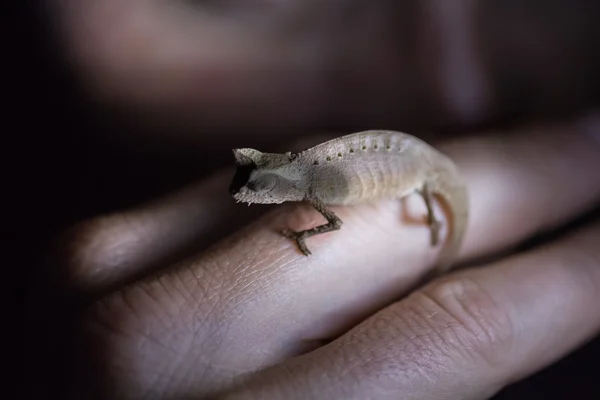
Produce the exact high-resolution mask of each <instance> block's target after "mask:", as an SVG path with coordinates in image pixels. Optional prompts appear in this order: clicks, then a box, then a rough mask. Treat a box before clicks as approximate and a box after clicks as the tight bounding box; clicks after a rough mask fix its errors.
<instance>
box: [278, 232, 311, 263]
mask: <svg viewBox="0 0 600 400" xmlns="http://www.w3.org/2000/svg"><path fill="white" fill-rule="evenodd" d="M281 233H283V235H284V236H285V237H287V238H288V239H291V240H295V241H296V244H297V245H298V248H299V249H300V251H301V252H302V254H304V255H305V256H307V257H308V256H309V255H311V254H312V253H311V252H310V250H309V249H308V247H307V246H306V243H305V239H306V238H305V235H304V232H294V231H292V230H289V229H284V230H283V231H281Z"/></svg>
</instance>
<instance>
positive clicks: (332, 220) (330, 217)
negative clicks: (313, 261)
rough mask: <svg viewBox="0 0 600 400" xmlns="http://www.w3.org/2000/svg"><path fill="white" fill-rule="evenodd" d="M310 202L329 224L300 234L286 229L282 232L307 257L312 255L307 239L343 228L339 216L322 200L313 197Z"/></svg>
mask: <svg viewBox="0 0 600 400" xmlns="http://www.w3.org/2000/svg"><path fill="white" fill-rule="evenodd" d="M308 202H309V203H310V204H311V205H312V206H313V207H314V208H315V209H316V210H317V211H319V212H320V213H321V214H322V215H323V216H324V217H325V218H326V219H327V223H326V224H323V225H319V226H315V227H314V228H311V229H307V230H304V231H300V232H295V231H292V230H289V229H285V230H283V232H282V233H283V234H284V235H285V236H286V237H287V238H289V239H292V240H295V241H296V243H297V244H298V247H299V248H300V251H301V252H302V253H303V254H304V255H305V256H308V255H310V254H311V252H310V250H309V249H308V246H306V239H308V238H309V237H311V236H314V235H319V234H321V233H326V232H331V231H336V230H338V229H340V227H341V226H342V220H341V219H340V218H339V217H338V216H337V215H335V214H334V213H333V211H331V210H329V209H328V208H327V207H326V206H325V204H324V203H323V202H322V201H321V200H319V199H318V198H316V197H313V198H309V199H308Z"/></svg>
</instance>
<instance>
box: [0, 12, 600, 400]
mask: <svg viewBox="0 0 600 400" xmlns="http://www.w3.org/2000/svg"><path fill="white" fill-rule="evenodd" d="M13 3H17V2H13ZM18 3H19V5H17V6H14V5H10V6H9V7H17V8H18V9H13V10H11V11H17V12H16V13H14V14H13V15H14V16H13V17H12V18H10V21H9V24H8V26H9V27H10V32H9V33H8V35H7V36H6V39H8V42H9V45H8V46H7V47H6V48H5V49H8V50H9V51H8V52H7V53H5V54H8V56H7V57H6V56H5V59H4V60H3V61H4V62H3V64H4V66H5V68H7V70H8V73H7V74H5V76H4V79H5V84H6V86H5V87H6V88H7V89H9V90H7V91H5V106H4V110H5V113H6V116H7V117H8V118H6V120H5V129H4V134H3V135H2V137H3V140H2V142H3V144H2V145H1V146H0V148H1V149H2V153H3V157H2V159H3V161H4V163H5V164H6V165H5V168H4V169H3V171H4V173H5V175H6V178H5V179H4V180H3V181H4V183H5V184H4V185H3V186H4V190H3V191H2V192H3V196H2V197H3V199H4V201H6V202H7V203H6V205H5V207H4V210H5V213H4V214H5V217H4V218H3V219H4V222H3V225H4V228H3V231H5V233H7V235H6V237H5V235H4V234H3V235H2V236H3V237H5V239H3V240H2V242H3V244H4V245H5V246H6V247H5V246H3V247H5V249H4V251H3V252H4V254H8V256H9V257H8V262H7V263H6V264H5V266H4V268H3V272H4V284H5V286H6V287H8V288H10V290H11V291H12V290H14V291H15V295H16V296H15V298H16V303H14V304H15V305H16V307H11V308H10V309H11V311H12V310H13V309H14V310H15V317H14V319H13V321H15V322H14V323H10V322H9V321H6V322H7V325H5V326H7V327H8V329H7V332H9V333H14V334H15V338H14V342H15V343H19V346H16V347H15V346H11V345H10V343H12V340H10V339H9V341H7V342H6V344H7V345H8V347H9V348H8V349H7V350H6V353H7V354H10V355H11V356H12V355H13V351H14V356H15V360H14V365H17V366H18V371H19V372H20V374H19V375H20V379H16V380H11V381H10V382H9V385H8V386H7V390H10V389H9V387H10V386H14V389H15V390H16V392H15V395H14V396H9V397H10V398H23V397H22V395H20V393H22V392H23V391H22V389H23V388H24V387H27V386H31V385H42V386H45V385H48V386H46V388H47V390H43V392H46V393H47V394H48V397H50V394H51V391H52V390H54V389H56V388H55V387H54V386H55V385H53V384H52V382H54V381H55V378H57V377H58V375H59V374H60V373H61V363H63V362H65V359H66V357H65V358H57V359H53V360H43V357H45V356H47V355H45V354H44V353H37V354H36V353H35V351H37V350H35V351H33V350H32V349H34V348H35V346H32V343H31V342H30V340H32V338H33V340H35V338H36V336H40V337H41V336H46V335H48V332H45V331H44V329H41V327H39V326H35V325H32V324H31V321H32V319H30V318H29V316H30V315H32V314H31V313H35V310H36V302H39V301H43V299H40V296H38V295H37V294H36V293H35V292H32V290H33V289H34V288H37V287H38V286H36V285H37V282H39V281H40V279H43V277H44V276H46V275H47V272H48V271H45V270H44V268H50V267H49V265H48V264H46V263H44V262H43V261H44V258H43V256H44V252H45V251H46V249H47V247H48V245H49V243H50V241H51V239H52V237H53V236H54V235H55V234H56V233H57V232H59V231H60V230H61V229H63V228H65V227H66V226H68V225H70V224H71V223H73V222H75V221H78V220H81V219H84V218H88V217H91V216H94V215H97V214H101V213H105V212H109V211H113V210H115V209H119V208H124V207H128V206H131V205H134V204H136V203H138V202H140V201H143V200H146V199H150V198H152V197H154V196H156V195H158V194H161V193H165V192H167V191H169V190H170V189H173V188H176V187H179V186H180V185H182V184H184V183H186V182H189V181H190V180H192V179H195V178H197V177H198V176H199V175H200V171H204V167H203V165H201V163H199V162H198V160H197V159H196V158H195V157H194V154H192V153H190V154H189V157H186V156H185V153H184V152H182V149H173V151H170V149H169V148H165V147H162V149H161V151H157V148H156V147H154V146H151V145H149V146H148V147H147V148H145V147H144V146H140V145H139V143H138V144H136V147H135V149H132V148H131V147H128V144H127V143H116V142H114V141H112V142H109V141H108V140H106V139H104V138H103V136H102V132H104V131H105V130H107V129H111V130H113V131H115V130H116V131H119V130H121V129H131V127H128V128H125V127H124V125H123V124H122V123H120V122H119V121H118V120H116V119H112V118H111V117H109V116H107V115H106V113H103V112H101V111H99V110H98V109H97V108H96V107H95V105H94V104H91V103H90V102H89V100H88V98H87V97H86V96H85V94H84V93H83V92H81V91H80V90H79V88H78V87H77V86H76V84H75V82H74V81H73V78H72V76H70V75H69V73H68V70H67V69H66V68H65V67H64V65H62V64H61V54H60V51H59V48H58V46H57V45H56V43H54V42H53V38H52V35H51V34H50V33H51V31H50V30H48V29H47V27H46V25H45V21H44V19H43V15H42V14H40V13H39V12H38V11H39V10H38V8H37V4H36V2H18ZM9 15H10V14H9ZM11 54H12V55H11ZM13 90H14V92H13ZM6 104H8V107H7V106H6ZM111 136H118V135H114V134H113V135H111ZM216 151H220V150H218V149H216ZM174 154H177V157H174V156H173V155H174ZM162 174H165V176H167V175H168V176H169V179H168V180H166V179H160V176H161V175H162ZM174 176H176V177H177V179H175V180H174V179H173V177H174ZM599 300H600V294H599ZM599 302H600V301H599ZM9 304H10V303H9ZM9 318H12V317H9ZM57 323H58V322H57ZM14 327H17V329H14ZM23 329H24V330H25V331H23ZM25 332H28V334H27V335H25ZM24 338H27V340H26V341H25V342H24ZM32 351H33V353H34V354H31V353H32ZM26 354H28V355H29V356H30V357H26V356H25V355H26ZM38 357H39V358H38ZM36 358H38V361H40V363H41V364H46V365H53V366H54V367H53V368H52V369H48V370H42V371H41V373H42V374H43V375H44V376H40V375H39V374H40V371H39V369H37V368H34V366H33V365H32V364H31V363H32V360H33V362H35V360H36ZM599 360H600V340H598V339H597V340H595V341H594V342H592V343H591V344H589V345H587V346H585V347H583V348H582V349H580V350H579V351H577V352H575V353H573V354H571V355H570V356H568V357H567V358H565V359H564V360H562V361H561V362H559V363H557V364H556V365H554V366H552V367H550V368H548V369H546V370H544V371H542V372H541V373H538V374H537V375H535V376H533V377H532V378H530V379H527V380H525V381H523V382H520V383H518V384H516V385H514V386H512V387H509V388H507V389H506V390H504V391H503V392H502V393H501V394H499V395H498V396H497V397H496V399H564V398H568V397H573V396H576V397H577V398H585V399H598V398H600V382H599V380H600V372H599V370H600V369H599V367H598V362H599ZM8 361H9V360H6V361H5V363H6V364H8V365H10V363H9V362H8ZM58 380H59V379H56V381H58ZM10 383H12V384H13V385H10Z"/></svg>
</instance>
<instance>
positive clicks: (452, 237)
mask: <svg viewBox="0 0 600 400" xmlns="http://www.w3.org/2000/svg"><path fill="white" fill-rule="evenodd" d="M430 188H431V192H432V193H433V194H434V195H435V196H436V197H437V198H438V199H439V200H441V202H442V203H444V204H442V205H443V206H444V208H445V209H446V210H445V211H446V213H445V214H446V220H447V221H448V222H449V226H448V228H447V236H446V241H445V243H444V244H443V246H442V248H441V250H440V253H439V255H438V260H437V265H436V268H435V274H436V275H438V274H442V273H444V272H447V271H449V270H450V269H451V268H452V266H453V264H454V262H455V261H456V257H457V256H458V253H459V252H460V250H461V246H462V243H463V239H464V235H465V230H466V228H467V224H468V221H469V194H468V190H467V187H466V186H465V185H464V184H463V183H462V182H461V180H460V177H459V176H458V174H456V175H455V176H453V177H452V179H437V180H436V181H435V182H432V183H431V185H430Z"/></svg>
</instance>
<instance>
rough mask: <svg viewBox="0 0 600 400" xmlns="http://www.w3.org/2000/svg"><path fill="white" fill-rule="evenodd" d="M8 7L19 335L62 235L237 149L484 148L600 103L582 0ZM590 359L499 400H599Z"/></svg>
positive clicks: (593, 26) (9, 164)
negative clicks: (487, 139)
mask: <svg viewBox="0 0 600 400" xmlns="http://www.w3.org/2000/svg"><path fill="white" fill-rule="evenodd" d="M8 7H9V8H11V9H12V10H11V11H15V13H14V14H12V12H11V13H9V14H6V15H10V18H9V24H8V26H9V30H8V31H7V33H8V34H7V35H6V39H8V42H9V45H8V47H7V48H8V49H9V52H7V56H6V57H5V58H4V65H5V67H7V70H8V73H7V74H6V75H5V79H6V82H7V85H6V87H7V88H9V96H7V105H8V112H7V113H6V114H7V117H8V122H7V124H6V129H5V133H4V135H3V137H4V138H5V140H4V144H3V146H2V149H3V150H4V153H5V157H3V159H4V161H5V163H6V166H5V169H4V171H5V173H6V175H7V178H8V179H7V180H6V182H7V185H6V189H5V190H4V191H3V193H4V196H3V197H5V200H6V201H7V206H6V207H5V210H6V213H5V214H6V217H8V218H6V217H5V220H6V219H7V222H4V224H3V225H4V229H5V230H6V233H7V236H6V237H7V238H8V240H7V241H6V242H5V243H6V244H7V248H6V254H8V255H9V263H8V264H7V268H6V269H5V271H7V272H8V274H9V276H8V277H7V280H5V282H10V283H9V286H10V287H15V288H16V290H17V291H18V293H17V294H18V296H17V299H18V303H17V307H16V309H17V310H18V312H19V313H20V315H19V318H18V319H17V321H22V317H23V313H21V310H22V309H23V306H24V304H25V303H26V298H27V290H28V289H29V288H30V287H31V283H32V282H34V281H36V280H39V277H40V276H44V273H45V271H43V268H44V267H43V265H45V264H44V263H43V262H42V261H41V260H42V259H43V254H44V251H45V249H46V248H47V246H48V244H49V243H50V240H51V238H52V237H53V236H54V235H55V234H56V233H57V232H59V231H60V230H62V229H64V228H65V227H67V226H69V225H70V224H72V223H73V222H75V221H79V220H82V219H85V218H89V217H92V216H95V215H99V214H103V213H107V212H111V211H115V210H118V209H123V208H126V207H131V206H134V205H136V204H139V203H140V202H143V201H146V200H149V199H152V198H154V197H156V196H159V195H162V194H165V193H168V192H169V191H171V190H174V189H177V188H179V187H181V186H183V185H185V184H186V183H189V182H192V181H194V180H197V179H199V178H201V177H203V176H205V175H207V174H209V173H210V172H212V171H214V170H216V169H218V168H220V167H222V166H223V165H227V164H230V163H231V161H232V160H231V159H230V158H231V150H230V149H231V148H232V147H234V146H244V147H253V146H257V147H260V148H264V149H267V150H273V151H275V150H277V149H279V148H280V147H281V146H282V145H284V144H285V143H289V142H290V141H292V140H294V139H296V138H298V137H301V136H304V135H310V134H320V133H324V132H325V133H336V132H339V133H340V134H342V133H348V132H352V131H357V130H361V129H375V128H385V129H394V130H400V131H406V132H410V133H411V134H415V135H421V136H429V137H434V136H436V137H439V136H443V135H462V134H474V133H477V134H484V133H481V132H486V131H489V130H497V129H508V128H510V127H514V126H518V125H521V124H528V123H533V122H536V121H547V122H552V121H557V122H559V121H561V120H564V119H568V118H572V117H574V116H577V115H580V114H584V113H585V112H586V111H588V110H592V109H595V108H597V107H598V105H599V103H600V51H599V49H600V23H599V22H600V2H598V1H596V0H573V1H570V2H567V1H558V0H546V1H541V0H520V1H517V0H482V1H477V2H476V1H470V0H462V1H454V2H451V1H441V0H438V1H434V0H430V1H418V0H410V1H397V0H395V1H394V0H372V1H369V2H365V1H362V2H361V1H356V0H288V1H282V0H254V1H253V0H245V1H244V0H221V1H219V0H204V1H201V0H187V1H184V0H178V1H176V0H171V1H166V0H165V1H142V0H131V1H127V2H125V1H118V0H95V1H87V0H46V1H34V0H31V1H29V2H18V4H17V3H13V4H10V5H8ZM13 282H15V283H16V284H14V283H13ZM36 301H39V299H38V300H36ZM33 308H34V309H35V304H34V305H33ZM15 326H19V327H21V326H24V327H27V328H28V329H31V328H32V327H31V326H28V325H24V324H21V323H18V324H15ZM14 332H15V333H17V338H21V337H23V335H22V334H21V333H22V332H21V330H20V329H17V330H14ZM39 334H44V333H43V332H40V333H39ZM19 342H22V341H21V340H19ZM26 348H27V344H24V347H23V351H25V350H26ZM22 354H23V352H21V351H17V354H16V355H17V359H16V360H15V362H16V365H21V366H22V367H23V368H22V371H23V372H24V375H23V377H24V378H25V382H29V381H38V382H46V383H47V384H48V385H49V386H48V388H49V390H50V388H51V386H52V384H51V381H52V373H60V368H58V367H57V369H56V371H53V372H52V371H48V376H46V377H44V378H43V379H41V378H40V377H32V376H30V375H29V376H28V370H29V368H28V365H23V358H22ZM598 359H600V344H598V341H596V342H594V343H592V344H590V345H588V346H586V347H585V348H583V349H581V350H580V351H578V352H576V353H575V354H573V355H571V356H569V357H568V358H566V359H565V360H563V361H562V362H560V363H558V364H557V365H555V366H553V367H551V368H549V369H547V370H545V371H543V372H542V373H540V374H538V375H536V376H534V377H532V378H530V379H528V380H526V381H524V382H521V383H519V384H517V385H515V386H514V387H511V388H508V389H506V390H505V391H503V392H502V393H501V394H499V395H498V396H497V397H496V398H497V399H532V398H540V399H559V398H560V399H563V398H565V397H567V396H569V395H572V394H573V393H574V392H575V391H578V392H581V393H584V392H585V393H587V395H586V396H582V397H581V398H600V385H598V383H597V380H598V372H597V368H596V363H597V360H598ZM56 362H57V364H60V360H56ZM40 379H41V380H40ZM40 384H42V383H40Z"/></svg>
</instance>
